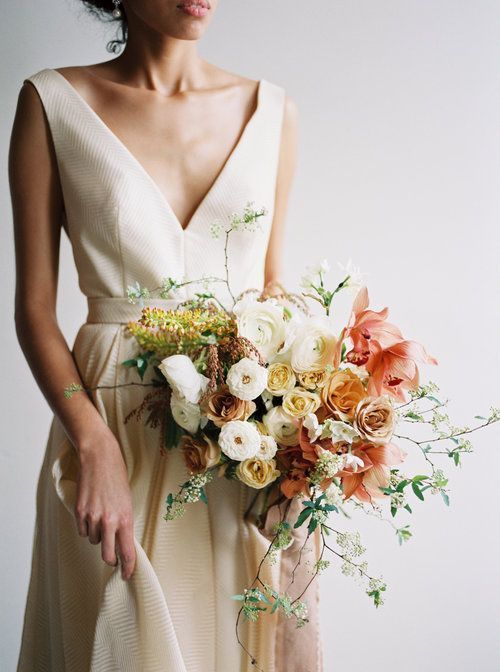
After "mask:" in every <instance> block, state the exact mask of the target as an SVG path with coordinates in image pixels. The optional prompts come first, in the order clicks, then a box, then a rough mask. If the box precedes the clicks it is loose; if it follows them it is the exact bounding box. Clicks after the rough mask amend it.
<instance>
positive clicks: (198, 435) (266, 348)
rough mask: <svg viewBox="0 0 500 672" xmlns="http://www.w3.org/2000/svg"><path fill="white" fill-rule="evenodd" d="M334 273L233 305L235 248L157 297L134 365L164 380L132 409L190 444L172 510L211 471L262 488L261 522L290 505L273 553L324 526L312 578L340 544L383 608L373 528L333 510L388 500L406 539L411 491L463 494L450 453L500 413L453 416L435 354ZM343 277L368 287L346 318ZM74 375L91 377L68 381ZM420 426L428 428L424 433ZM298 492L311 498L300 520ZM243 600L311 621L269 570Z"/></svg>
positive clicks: (139, 335)
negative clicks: (354, 525) (214, 287)
mask: <svg viewBox="0 0 500 672" xmlns="http://www.w3.org/2000/svg"><path fill="white" fill-rule="evenodd" d="M264 213H265V211H264V210H261V211H255V210H254V209H253V208H252V207H251V204H248V206H247V207H246V209H245V211H244V212H243V215H242V216H236V215H235V216H233V217H232V218H231V220H230V222H229V223H228V225H227V226H226V227H220V226H218V227H215V228H214V235H218V236H225V242H226V245H225V249H226V250H227V247H228V246H227V241H228V239H229V236H230V235H231V233H232V232H233V231H234V230H241V229H245V230H248V231H249V232H251V231H252V230H254V229H255V228H256V227H257V226H258V220H259V217H260V216H262V214H264ZM328 272H329V269H328V264H327V263H326V262H323V263H322V264H321V265H319V266H318V267H317V268H315V269H311V271H310V272H309V273H308V275H307V276H306V277H304V278H303V279H302V283H301V287H302V292H301V293H300V294H294V293H290V292H287V291H286V290H285V288H283V287H281V286H280V285H277V286H275V287H274V288H273V291H272V292H271V291H269V289H268V290H267V291H264V292H261V291H258V290H249V291H246V292H244V293H243V294H242V295H240V296H238V297H233V298H234V302H233V305H232V306H231V307H230V308H228V307H225V306H223V305H221V304H220V303H219V301H218V299H217V297H216V294H215V293H213V292H211V291H210V289H209V286H210V285H211V283H215V282H223V283H225V284H226V286H227V288H228V290H229V293H230V294H231V296H232V293H231V288H230V282H229V264H228V259H227V254H226V277H225V278H208V279H207V278H205V279H203V282H204V283H206V284H205V286H204V289H203V291H198V292H195V293H194V297H193V298H192V299H190V300H188V301H184V302H182V303H180V304H179V305H178V306H177V307H176V308H175V309H173V310H163V309H160V308H157V307H143V308H142V314H141V316H140V317H139V319H138V320H137V321H134V322H130V323H129V324H128V325H127V326H128V329H129V330H130V332H131V333H132V334H133V335H134V336H135V338H136V340H137V344H138V346H139V349H140V354H138V356H137V357H136V358H134V359H132V360H128V361H126V362H123V364H124V365H126V366H129V367H136V368H137V371H138V374H139V376H140V377H141V379H144V376H145V373H146V371H147V370H148V368H150V367H152V370H153V372H154V378H153V381H152V382H151V383H149V385H151V386H152V387H153V390H152V391H151V392H149V393H148V394H147V395H146V396H145V399H144V402H143V403H142V404H141V405H140V406H139V407H138V408H136V409H134V410H133V411H132V412H131V413H130V414H129V416H128V417H127V420H128V419H129V418H131V417H135V418H142V417H144V414H145V413H146V412H147V413H148V415H147V419H146V422H148V423H149V424H151V425H152V426H154V427H159V428H160V432H159V437H160V441H161V449H162V450H166V449H176V450H181V451H182V453H183V456H184V459H185V464H186V481H185V482H184V483H183V484H181V485H180V487H179V490H178V491H177V492H173V493H171V494H169V496H168V498H167V500H166V502H165V514H164V518H165V520H166V521H169V520H171V519H173V518H177V517H180V516H182V514H183V512H184V510H185V507H186V506H188V505H189V504H190V503H192V502H196V501H199V500H201V501H204V502H206V501H207V492H206V490H205V486H206V485H207V483H208V482H209V481H211V480H212V479H213V478H229V479H237V480H238V481H241V482H242V483H243V484H245V486H248V487H249V488H252V489H253V490H255V492H256V494H258V493H262V497H261V499H260V501H261V506H260V510H259V512H258V514H257V515H256V518H255V520H256V523H257V524H258V525H263V524H264V521H265V518H266V515H267V512H268V511H269V509H270V507H272V506H279V507H280V512H281V514H282V515H281V518H280V521H279V522H278V523H277V524H276V525H275V527H274V530H273V534H274V536H273V538H272V539H271V540H270V543H269V548H268V550H267V553H266V556H265V558H263V562H265V561H267V562H273V561H274V560H275V558H276V556H277V554H279V553H280V552H281V551H282V550H284V549H287V548H288V547H289V546H290V545H291V543H292V542H293V538H292V528H298V527H301V526H306V527H307V538H308V537H309V536H310V535H313V534H318V535H319V536H320V538H321V539H320V542H321V543H320V548H321V551H320V554H319V556H318V557H317V558H316V559H315V564H314V567H313V570H312V572H311V581H312V580H313V579H314V577H315V576H316V575H317V574H318V573H320V572H321V571H323V570H324V569H325V568H326V567H328V565H329V564H330V561H329V560H327V559H326V558H325V554H326V552H327V551H328V552H330V553H331V554H332V555H333V557H335V558H337V559H338V560H339V564H340V568H341V571H342V573H343V574H345V575H349V576H353V577H357V578H358V579H360V580H361V581H362V582H365V590H366V592H367V594H368V595H369V597H370V598H371V599H372V600H373V602H374V603H375V605H376V606H379V605H381V604H382V603H383V593H384V591H385V590H386V585H385V583H384V582H383V580H382V579H381V578H377V577H374V576H372V575H371V574H370V573H369V572H368V567H367V564H366V562H364V561H363V560H361V556H362V555H363V553H364V550H365V549H364V547H363V546H362V543H361V540H360V537H359V534H358V533H352V532H347V531H344V530H342V529H339V525H338V524H337V523H335V522H332V520H333V521H340V522H341V519H342V518H341V516H340V515H338V514H340V513H346V511H347V509H348V508H351V509H354V510H356V511H360V512H364V513H368V514H370V515H375V516H377V517H379V518H382V519H383V518H384V510H387V515H388V516H389V517H388V518H386V520H389V522H390V524H391V525H392V527H393V528H394V531H395V534H396V535H397V539H398V540H399V542H400V543H403V542H405V541H407V540H408V539H409V538H410V537H411V531H410V527H409V525H407V524H402V525H401V526H398V525H397V524H396V522H395V519H396V517H397V515H398V513H399V512H400V511H401V510H406V511H407V512H409V513H411V512H412V506H413V502H412V501H411V498H415V499H416V500H424V498H425V496H426V494H427V493H432V494H439V495H440V496H441V497H442V499H443V500H444V502H445V504H448V503H449V494H448V479H447V477H446V476H445V474H444V472H443V470H442V468H441V467H440V466H439V465H438V464H437V462H436V458H444V459H445V461H449V462H451V463H453V464H454V465H459V464H460V461H461V457H462V454H463V453H468V452H471V450H472V446H471V443H470V441H469V439H468V435H469V434H470V433H471V432H473V431H475V430H477V429H480V428H481V427H485V426H487V425H490V424H492V423H493V422H496V421H498V420H499V419H500V411H499V409H493V408H492V409H491V413H490V414H489V416H488V417H479V416H476V418H477V420H478V423H477V424H476V426H475V427H473V428H471V427H468V426H461V427H458V426H455V425H453V424H452V422H451V421H450V419H449V417H448V415H447V414H446V412H445V411H444V407H445V406H446V403H447V401H442V400H440V398H439V397H438V388H437V386H436V385H435V384H434V383H432V382H430V383H427V384H422V383H421V381H420V372H419V366H420V365H422V364H423V365H436V364H437V361H436V359H435V358H434V357H432V356H431V355H429V354H428V353H427V352H426V350H425V349H424V347H423V346H422V345H420V344H418V343H416V342H415V341H412V340H408V339H406V338H405V337H404V336H403V334H402V333H401V331H400V329H399V328H398V327H397V326H395V325H394V324H392V323H391V322H389V321H388V309H387V308H384V309H383V310H378V311H377V310H373V309H372V308H370V305H369V295H368V290H367V288H366V286H363V284H362V283H361V280H360V277H358V275H359V274H358V273H357V272H356V271H355V269H353V268H352V267H351V266H350V264H349V265H348V266H347V267H346V268H345V270H344V274H343V276H342V277H341V278H340V279H339V280H340V281H339V282H337V283H335V286H334V287H333V288H329V287H328V286H327V283H326V278H327V275H328ZM194 282H195V281H194V280H193V279H190V280H187V281H185V282H179V281H176V280H174V279H172V278H167V279H165V281H164V283H163V285H162V287H161V288H157V289H158V290H159V295H160V296H161V297H162V298H171V297H172V296H174V297H175V294H176V292H177V291H178V290H179V289H180V288H181V287H183V286H185V285H187V284H191V283H194ZM345 291H350V292H355V297H354V301H353V304H352V309H351V312H350V316H349V318H348V320H347V323H346V324H345V326H344V327H343V328H342V329H341V330H340V332H338V331H336V330H335V329H334V326H333V320H332V314H333V313H332V309H333V303H334V299H335V297H336V296H337V295H338V294H339V293H340V292H345ZM150 296H151V291H150V290H149V289H146V288H144V287H140V285H138V284H136V286H135V287H129V299H130V301H132V302H140V301H141V300H142V299H143V298H144V297H150ZM313 308H317V310H313ZM75 389H81V388H78V386H76V387H72V388H71V389H70V390H68V394H71V393H72V392H73V391H74V390H75ZM416 426H420V427H419V429H423V428H425V429H426V432H424V437H423V438H422V437H421V436H420V434H421V432H420V431H416V429H415V427H416ZM410 430H413V431H410ZM437 445H438V446H439V448H437V447H436V446H437ZM410 452H413V453H414V452H416V453H418V454H420V455H421V457H422V460H423V468H422V470H421V471H419V472H418V473H416V474H410V473H408V472H407V470H406V469H405V459H406V457H407V456H408V455H409V453H410ZM295 498H298V499H299V500H300V503H301V507H300V510H299V513H298V515H297V516H296V517H295V519H290V518H289V516H288V515H287V513H288V511H289V504H290V502H291V501H292V500H294V499H295ZM287 505H288V506H287ZM261 566H262V563H261ZM303 592H305V591H303ZM234 599H237V600H239V601H241V609H240V614H242V615H243V616H244V617H246V618H248V619H250V620H253V621H255V620H257V619H258V618H259V617H260V615H261V614H262V612H266V611H270V612H274V611H276V610H279V611H281V612H282V613H283V614H284V615H285V616H286V617H294V618H295V619H296V620H297V625H298V626H301V625H304V624H305V623H306V622H307V605H306V604H305V603H304V602H303V601H302V600H301V596H298V597H296V598H294V599H293V598H292V597H291V596H290V595H289V594H287V593H280V592H279V591H278V590H276V589H275V587H273V586H271V585H268V584H267V583H266V582H265V581H263V580H262V578H261V575H260V568H259V571H258V572H257V575H256V577H255V581H254V583H253V584H252V585H250V586H247V587H245V588H244V590H242V592H241V594H240V595H236V596H234ZM238 618H239V616H238Z"/></svg>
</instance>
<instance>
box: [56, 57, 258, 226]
mask: <svg viewBox="0 0 500 672" xmlns="http://www.w3.org/2000/svg"><path fill="white" fill-rule="evenodd" d="M48 70H49V71H50V72H54V73H56V76H58V77H59V79H60V80H62V82H63V83H64V84H65V85H66V86H67V87H68V90H69V91H71V93H72V94H73V95H74V97H75V98H76V100H78V101H79V103H80V104H81V105H82V107H83V108H84V109H85V110H86V111H87V112H88V113H89V114H90V116H91V117H92V118H93V119H94V121H95V122H96V123H97V124H99V126H100V127H101V128H102V129H103V130H104V131H105V132H106V133H107V135H108V136H109V137H110V138H111V140H112V141H113V142H114V143H115V144H116V145H117V146H118V147H119V148H120V150H121V151H122V152H123V153H124V154H125V155H126V156H127V158H128V160H129V161H130V163H131V164H132V165H134V166H135V167H136V169H138V170H139V171H140V172H141V174H142V175H143V176H144V178H145V179H146V181H147V182H148V184H149V185H150V187H151V188H152V189H153V191H155V193H156V194H157V196H158V197H159V198H160V200H161V202H162V204H163V207H164V209H165V211H166V213H167V214H168V215H169V216H170V218H171V219H172V220H173V221H174V223H175V225H176V226H177V227H178V228H179V229H180V232H181V233H187V231H188V230H190V229H191V228H192V225H193V224H194V223H195V221H196V219H197V218H198V216H199V214H200V213H201V211H202V209H203V207H204V206H205V205H206V204H207V203H208V201H209V199H210V197H211V196H212V194H214V193H215V192H216V190H217V188H218V187H219V186H220V185H221V183H222V181H223V179H224V177H225V176H226V175H227V173H228V171H229V168H230V166H231V165H232V163H233V162H234V161H235V160H236V157H237V156H238V154H239V152H240V149H241V147H242V146H243V144H244V142H245V140H246V138H247V137H248V135H249V133H250V130H251V129H252V127H253V126H254V125H255V123H256V120H257V117H258V115H259V113H260V111H261V109H262V95H263V94H262V90H263V88H264V85H265V81H266V80H264V79H259V81H258V85H257V101H256V105H255V109H254V111H253V113H252V115H251V116H250V118H249V119H248V121H247V122H246V124H245V126H244V127H243V130H242V131H241V133H240V136H239V138H238V140H237V141H236V144H235V145H234V146H233V149H232V150H231V151H230V153H229V154H228V156H227V157H226V160H225V161H224V163H223V165H222V168H221V169H220V170H219V172H218V173H217V175H216V176H215V178H214V180H213V182H212V184H211V185H210V187H209V188H208V190H207V191H206V192H205V194H204V196H203V197H202V198H201V200H200V201H199V203H198V205H197V206H196V208H195V210H194V212H193V214H192V215H191V217H190V218H189V220H188V222H187V224H186V226H182V223H181V221H180V220H179V218H178V217H177V215H176V214H175V212H174V209H173V208H172V206H171V205H170V202H169V200H168V199H167V197H166V196H165V194H164V193H163V191H162V189H160V187H159V186H158V183H157V182H156V180H154V179H153V178H152V176H151V174H150V173H149V171H147V170H146V168H145V167H144V166H143V164H142V163H141V162H140V161H139V159H137V158H136V156H135V155H134V154H133V153H132V152H131V151H130V149H129V148H128V147H127V145H126V144H125V143H124V142H123V141H122V140H120V138H119V137H118V136H117V135H116V133H115V132H114V131H112V130H111V128H110V127H109V126H108V125H107V124H106V123H105V121H104V120H103V119H102V117H101V116H100V115H99V114H97V112H96V111H95V110H94V108H93V107H92V106H91V105H90V104H89V103H88V102H87V101H86V100H85V98H84V97H83V96H82V95H81V94H80V93H79V91H78V90H77V89H76V88H75V87H74V86H73V84H71V82H70V81H69V80H68V79H66V77H65V76H64V75H63V74H61V73H60V72H59V70H55V69H54V68H48Z"/></svg>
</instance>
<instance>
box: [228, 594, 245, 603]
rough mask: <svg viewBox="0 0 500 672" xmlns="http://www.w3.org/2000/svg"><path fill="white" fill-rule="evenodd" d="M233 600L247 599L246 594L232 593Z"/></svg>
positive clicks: (241, 600)
mask: <svg viewBox="0 0 500 672" xmlns="http://www.w3.org/2000/svg"><path fill="white" fill-rule="evenodd" d="M231 599H232V600H239V601H240V602H243V601H244V599H245V596H244V595H231Z"/></svg>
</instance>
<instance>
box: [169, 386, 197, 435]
mask: <svg viewBox="0 0 500 672" xmlns="http://www.w3.org/2000/svg"><path fill="white" fill-rule="evenodd" d="M170 410H171V411H172V416H173V418H174V420H175V422H176V423H177V424H178V425H179V427H182V429H185V430H186V431H187V432H190V433H191V434H195V433H196V432H197V431H198V427H199V426H200V421H201V410H200V407H199V406H198V404H193V403H192V402H190V401H188V400H187V399H186V398H185V397H181V396H179V395H178V394H177V393H176V392H174V391H172V394H171V396H170Z"/></svg>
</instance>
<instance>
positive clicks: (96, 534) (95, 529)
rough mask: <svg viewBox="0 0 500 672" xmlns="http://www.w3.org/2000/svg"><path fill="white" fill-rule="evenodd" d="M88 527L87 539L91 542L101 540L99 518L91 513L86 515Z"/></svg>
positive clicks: (95, 542) (94, 542)
mask: <svg viewBox="0 0 500 672" xmlns="http://www.w3.org/2000/svg"><path fill="white" fill-rule="evenodd" d="M87 523H88V527H89V541H90V543H91V544H98V543H99V542H100V541H101V518H100V516H97V515H95V514H93V513H89V514H88V516H87Z"/></svg>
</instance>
